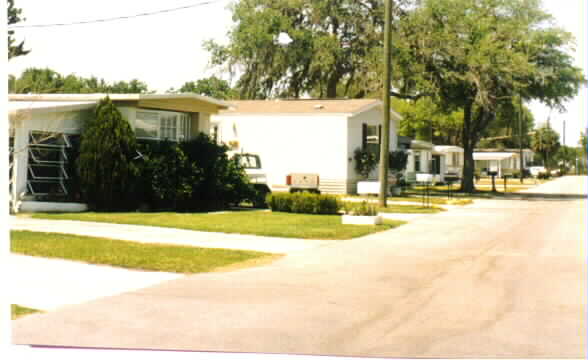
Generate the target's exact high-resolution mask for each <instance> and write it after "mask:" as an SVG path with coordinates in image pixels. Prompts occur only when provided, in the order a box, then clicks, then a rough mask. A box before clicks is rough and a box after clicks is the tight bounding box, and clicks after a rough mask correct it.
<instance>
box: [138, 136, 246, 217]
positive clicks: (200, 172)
mask: <svg viewBox="0 0 588 360" xmlns="http://www.w3.org/2000/svg"><path fill="white" fill-rule="evenodd" d="M140 151H141V153H142V154H143V156H144V162H143V165H142V167H141V179H142V181H141V183H140V184H137V185H138V186H137V196H138V197H139V198H141V199H142V202H143V203H145V204H147V205H148V206H149V207H150V208H155V209H167V210H177V211H211V210H219V209H224V208H226V207H228V206H230V205H236V204H238V203H240V202H241V201H242V200H244V199H248V198H251V197H252V193H254V189H253V185H251V184H250V183H249V180H248V178H247V175H246V174H245V171H244V169H243V168H242V167H241V166H240V165H239V164H238V163H237V162H236V161H233V160H230V159H229V158H228V156H227V154H226V152H227V148H226V147H225V146H223V145H218V144H216V143H215V142H214V141H213V140H212V139H210V137H209V136H207V135H205V134H200V135H199V136H198V137H196V138H195V139H193V140H190V141H187V142H182V143H171V142H143V143H141V150H140Z"/></svg>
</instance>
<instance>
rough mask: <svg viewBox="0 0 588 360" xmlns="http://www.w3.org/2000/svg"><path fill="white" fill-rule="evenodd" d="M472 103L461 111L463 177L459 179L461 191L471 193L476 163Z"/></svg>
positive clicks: (474, 189) (473, 188)
mask: <svg viewBox="0 0 588 360" xmlns="http://www.w3.org/2000/svg"><path fill="white" fill-rule="evenodd" d="M472 107H473V105H472V103H467V104H466V105H465V106H464V110H463V176H462V178H461V191H463V192H467V193H473V192H474V191H476V188H475V186H474V172H475V169H476V163H475V162H474V147H475V146H476V144H475V143H476V141H475V139H474V134H472V126H471V124H472Z"/></svg>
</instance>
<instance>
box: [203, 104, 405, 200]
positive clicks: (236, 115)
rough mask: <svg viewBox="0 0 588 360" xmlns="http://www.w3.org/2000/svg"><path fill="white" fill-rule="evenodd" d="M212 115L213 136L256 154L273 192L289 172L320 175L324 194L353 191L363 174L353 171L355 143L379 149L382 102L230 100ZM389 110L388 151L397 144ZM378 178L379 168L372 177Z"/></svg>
mask: <svg viewBox="0 0 588 360" xmlns="http://www.w3.org/2000/svg"><path fill="white" fill-rule="evenodd" d="M230 103H231V106H230V107H229V109H227V110H223V111H221V112H219V114H217V115H214V116H212V129H211V134H212V136H216V138H217V140H218V141H219V142H224V143H225V144H227V145H229V147H231V149H232V150H235V151H242V152H247V153H256V154H259V155H260V157H261V162H262V166H263V168H264V170H265V172H266V174H267V177H268V185H269V186H270V188H271V189H272V191H286V190H288V187H287V185H286V177H287V176H288V175H289V174H291V173H307V174H308V173H310V174H318V175H319V183H320V185H319V190H320V191H321V192H323V193H336V194H348V193H355V192H356V187H357V181H358V180H361V179H360V176H359V175H358V174H357V173H356V172H355V170H354V160H353V153H354V151H355V149H357V148H364V149H369V150H371V151H374V152H376V153H377V152H379V148H380V143H381V140H382V136H381V135H382V134H381V132H382V130H381V129H382V122H383V118H384V113H383V106H382V102H381V101H379V100H373V99H358V100H254V101H230ZM400 119H401V117H400V115H398V114H397V113H396V112H394V111H391V120H390V147H389V148H390V150H393V149H396V144H397V136H396V124H397V122H398V121H399V120H400ZM376 177H377V169H376V170H375V171H373V172H372V174H371V175H370V178H373V179H375V178H376Z"/></svg>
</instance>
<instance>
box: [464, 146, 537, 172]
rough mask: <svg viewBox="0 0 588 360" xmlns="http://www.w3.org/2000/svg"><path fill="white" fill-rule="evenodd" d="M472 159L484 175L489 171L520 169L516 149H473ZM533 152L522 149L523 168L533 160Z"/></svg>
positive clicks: (518, 155) (518, 153)
mask: <svg viewBox="0 0 588 360" xmlns="http://www.w3.org/2000/svg"><path fill="white" fill-rule="evenodd" d="M473 155H474V161H475V164H476V169H477V170H479V171H480V173H481V174H482V175H483V176H485V175H487V173H488V172H489V171H496V172H498V176H502V175H503V174H513V173H516V172H518V171H519V170H520V166H521V160H520V159H521V156H520V150H518V149H503V150H500V149H475V150H474V154H473ZM533 156H534V152H533V151H532V150H530V149H523V169H526V168H528V167H529V166H530V165H529V164H531V163H532V161H533Z"/></svg>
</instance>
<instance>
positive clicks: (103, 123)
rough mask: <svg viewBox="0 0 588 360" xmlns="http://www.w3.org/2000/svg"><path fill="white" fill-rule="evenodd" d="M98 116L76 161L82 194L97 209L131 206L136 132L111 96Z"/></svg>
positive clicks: (84, 135) (101, 104)
mask: <svg viewBox="0 0 588 360" xmlns="http://www.w3.org/2000/svg"><path fill="white" fill-rule="evenodd" d="M94 115H95V116H94V118H93V119H91V120H90V121H88V123H87V124H86V126H85V128H84V130H83V131H82V135H81V140H80V152H79V157H78V159H77V161H76V165H77V170H78V175H79V181H80V188H81V193H82V197H83V199H84V200H85V201H87V202H88V205H89V206H90V207H91V208H94V209H96V210H107V211H111V210H123V209H129V208H131V207H132V206H133V204H134V202H133V201H132V197H131V196H130V194H131V191H130V190H131V189H132V188H133V185H134V181H135V180H136V176H137V174H138V169H137V166H136V164H135V163H134V161H133V158H134V157H135V155H136V142H135V133H134V131H133V129H132V128H131V126H130V125H129V123H128V121H127V120H126V119H124V118H123V117H122V115H121V113H120V112H119V111H118V109H117V108H116V106H115V105H114V104H113V103H112V101H111V100H110V98H108V97H106V98H104V99H102V100H100V102H99V103H98V105H97V106H96V110H95V112H94Z"/></svg>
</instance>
